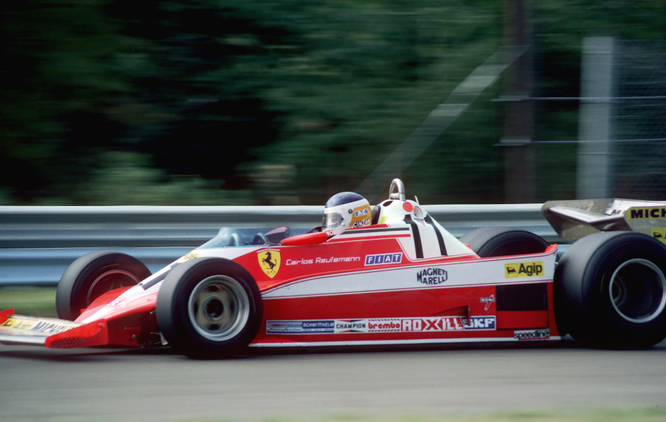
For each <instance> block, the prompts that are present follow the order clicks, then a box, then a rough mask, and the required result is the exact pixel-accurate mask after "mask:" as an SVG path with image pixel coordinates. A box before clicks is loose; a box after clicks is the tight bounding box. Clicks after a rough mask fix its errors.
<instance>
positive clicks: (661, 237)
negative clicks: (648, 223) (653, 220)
mask: <svg viewBox="0 0 666 422" xmlns="http://www.w3.org/2000/svg"><path fill="white" fill-rule="evenodd" d="M650 234H651V235H652V237H654V238H655V239H657V240H658V241H660V242H662V243H666V229H650Z"/></svg>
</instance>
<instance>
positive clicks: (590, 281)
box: [555, 232, 666, 349]
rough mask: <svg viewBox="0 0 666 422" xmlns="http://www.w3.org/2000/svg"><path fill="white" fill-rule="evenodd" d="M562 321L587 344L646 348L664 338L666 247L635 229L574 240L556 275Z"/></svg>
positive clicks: (559, 311) (602, 346)
mask: <svg viewBox="0 0 666 422" xmlns="http://www.w3.org/2000/svg"><path fill="white" fill-rule="evenodd" d="M555 279H556V307H555V311H556V315H557V320H558V323H560V321H561V323H562V324H563V325H565V326H566V328H567V330H568V331H569V333H570V334H571V336H572V337H574V338H575V339H576V340H577V341H580V342H581V343H583V344H586V345H589V346H592V347H600V348H612V349H642V348H647V347H650V346H653V345H655V344H656V343H658V342H660V341H661V340H663V339H664V338H665V337H666V246H664V245H663V244H662V243H660V242H659V241H657V240H655V239H653V238H651V237H649V236H646V235H644V234H640V233H634V232H602V233H596V234H593V235H590V236H587V237H584V238H583V239H581V240H579V241H578V242H576V243H574V244H573V245H572V246H571V247H570V248H569V249H568V250H567V252H566V253H565V254H564V255H563V256H562V259H561V260H560V262H559V264H558V266H557V271H556V275H555Z"/></svg>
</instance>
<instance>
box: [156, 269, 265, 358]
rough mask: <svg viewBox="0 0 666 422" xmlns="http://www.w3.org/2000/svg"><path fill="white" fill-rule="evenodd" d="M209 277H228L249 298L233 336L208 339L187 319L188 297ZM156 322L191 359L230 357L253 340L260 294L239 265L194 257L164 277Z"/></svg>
mask: <svg viewBox="0 0 666 422" xmlns="http://www.w3.org/2000/svg"><path fill="white" fill-rule="evenodd" d="M213 276H227V277H230V278H232V279H233V280H234V281H235V282H236V283H238V285H239V286H240V287H242V289H243V291H244V294H245V295H246V297H247V299H248V301H249V306H250V309H249V316H248V318H247V321H245V326H244V327H243V328H242V329H240V331H239V332H237V333H236V335H235V336H233V337H231V338H228V339H224V340H219V341H215V340H211V339H209V338H206V337H204V336H202V335H201V334H200V333H199V332H198V331H197V330H196V328H195V327H194V323H193V322H192V321H191V319H190V314H189V302H190V297H191V296H192V294H193V292H194V291H195V290H196V288H197V286H198V285H199V284H200V283H201V282H202V281H204V280H206V279H208V278H209V277H213ZM155 311H156V318H157V324H158V326H159V328H160V330H161V331H162V334H163V336H164V337H165V338H166V340H167V341H168V342H169V344H170V345H171V346H172V347H173V348H174V349H176V350H178V351H180V352H182V353H184V354H186V355H188V356H190V357H194V358H222V357H230V356H232V355H234V354H236V353H238V352H239V351H240V350H242V349H244V348H245V347H246V346H247V345H248V344H249V343H250V342H251V341H252V339H254V337H255V335H256V334H257V332H258V330H259V326H260V324H261V319H262V316H263V303H262V301H261V293H260V291H259V288H258V287H257V283H256V282H255V281H254V278H253V277H252V275H251V274H250V273H249V272H248V271H247V270H245V268H243V267H242V266H240V265H239V264H237V263H235V262H233V261H229V260H226V259H223V258H197V259H194V260H191V261H188V262H186V263H184V264H181V265H179V266H178V267H176V268H174V269H173V270H172V271H171V272H170V273H169V274H168V275H167V277H166V278H165V280H164V282H163V284H162V286H161V287H160V291H159V293H158V297H157V303H156V309H155Z"/></svg>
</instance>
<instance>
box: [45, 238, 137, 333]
mask: <svg viewBox="0 0 666 422" xmlns="http://www.w3.org/2000/svg"><path fill="white" fill-rule="evenodd" d="M117 270H121V271H124V272H128V273H130V274H132V275H133V276H134V277H135V278H136V280H137V283H138V282H140V281H141V280H143V279H145V278H147V277H149V276H150V270H149V269H148V268H147V267H146V266H145V265H144V264H143V263H142V262H141V261H139V260H138V259H136V258H134V257H132V256H130V255H127V254H123V253H119V252H111V251H99V252H92V253H89V254H87V255H84V256H82V257H80V258H78V259H76V260H75V261H74V262H72V264H71V265H70V266H69V267H67V269H66V270H65V272H64V273H63V275H62V277H61V278H60V281H59V282H58V287H57V288H56V311H57V313H58V317H59V318H61V319H66V320H72V321H73V320H75V319H76V318H77V317H78V316H79V315H80V314H81V310H82V309H85V308H87V307H88V306H89V305H90V303H91V302H92V301H93V300H94V299H96V298H97V297H99V296H100V295H97V296H95V297H92V298H91V299H92V300H88V294H89V293H90V289H91V288H92V287H93V283H94V282H95V280H97V279H98V278H99V277H100V276H102V275H103V274H104V273H106V272H110V271H117Z"/></svg>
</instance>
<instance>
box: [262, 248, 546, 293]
mask: <svg viewBox="0 0 666 422" xmlns="http://www.w3.org/2000/svg"><path fill="white" fill-rule="evenodd" d="M555 257H556V250H553V251H552V252H551V253H549V254H548V255H536V256H535V255H522V256H510V257H502V258H497V259H482V260H470V261H464V262H452V263H434V262H429V263H423V264H421V265H414V266H409V267H398V268H395V267H394V268H386V269H382V270H367V271H358V272H350V273H343V274H334V275H326V276H321V277H311V278H307V279H303V280H299V281H295V282H292V283H289V284H286V285H284V286H279V287H276V288H273V289H271V290H268V291H266V292H264V293H263V295H262V296H263V298H264V299H268V300H270V299H284V298H298V297H310V296H329V295H341V294H356V293H370V292H373V293H375V292H389V291H401V290H416V289H432V288H452V287H474V286H489V285H498V284H516V283H521V284H522V283H543V282H552V281H553V275H554V273H555ZM537 261H538V262H543V265H544V268H543V275H541V276H532V277H527V276H525V277H512V278H507V277H506V275H505V264H508V263H521V262H523V263H530V262H537ZM431 268H433V269H441V270H443V271H446V281H443V282H439V283H437V284H423V283H419V282H418V281H417V274H418V273H419V272H420V271H423V270H428V269H431Z"/></svg>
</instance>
